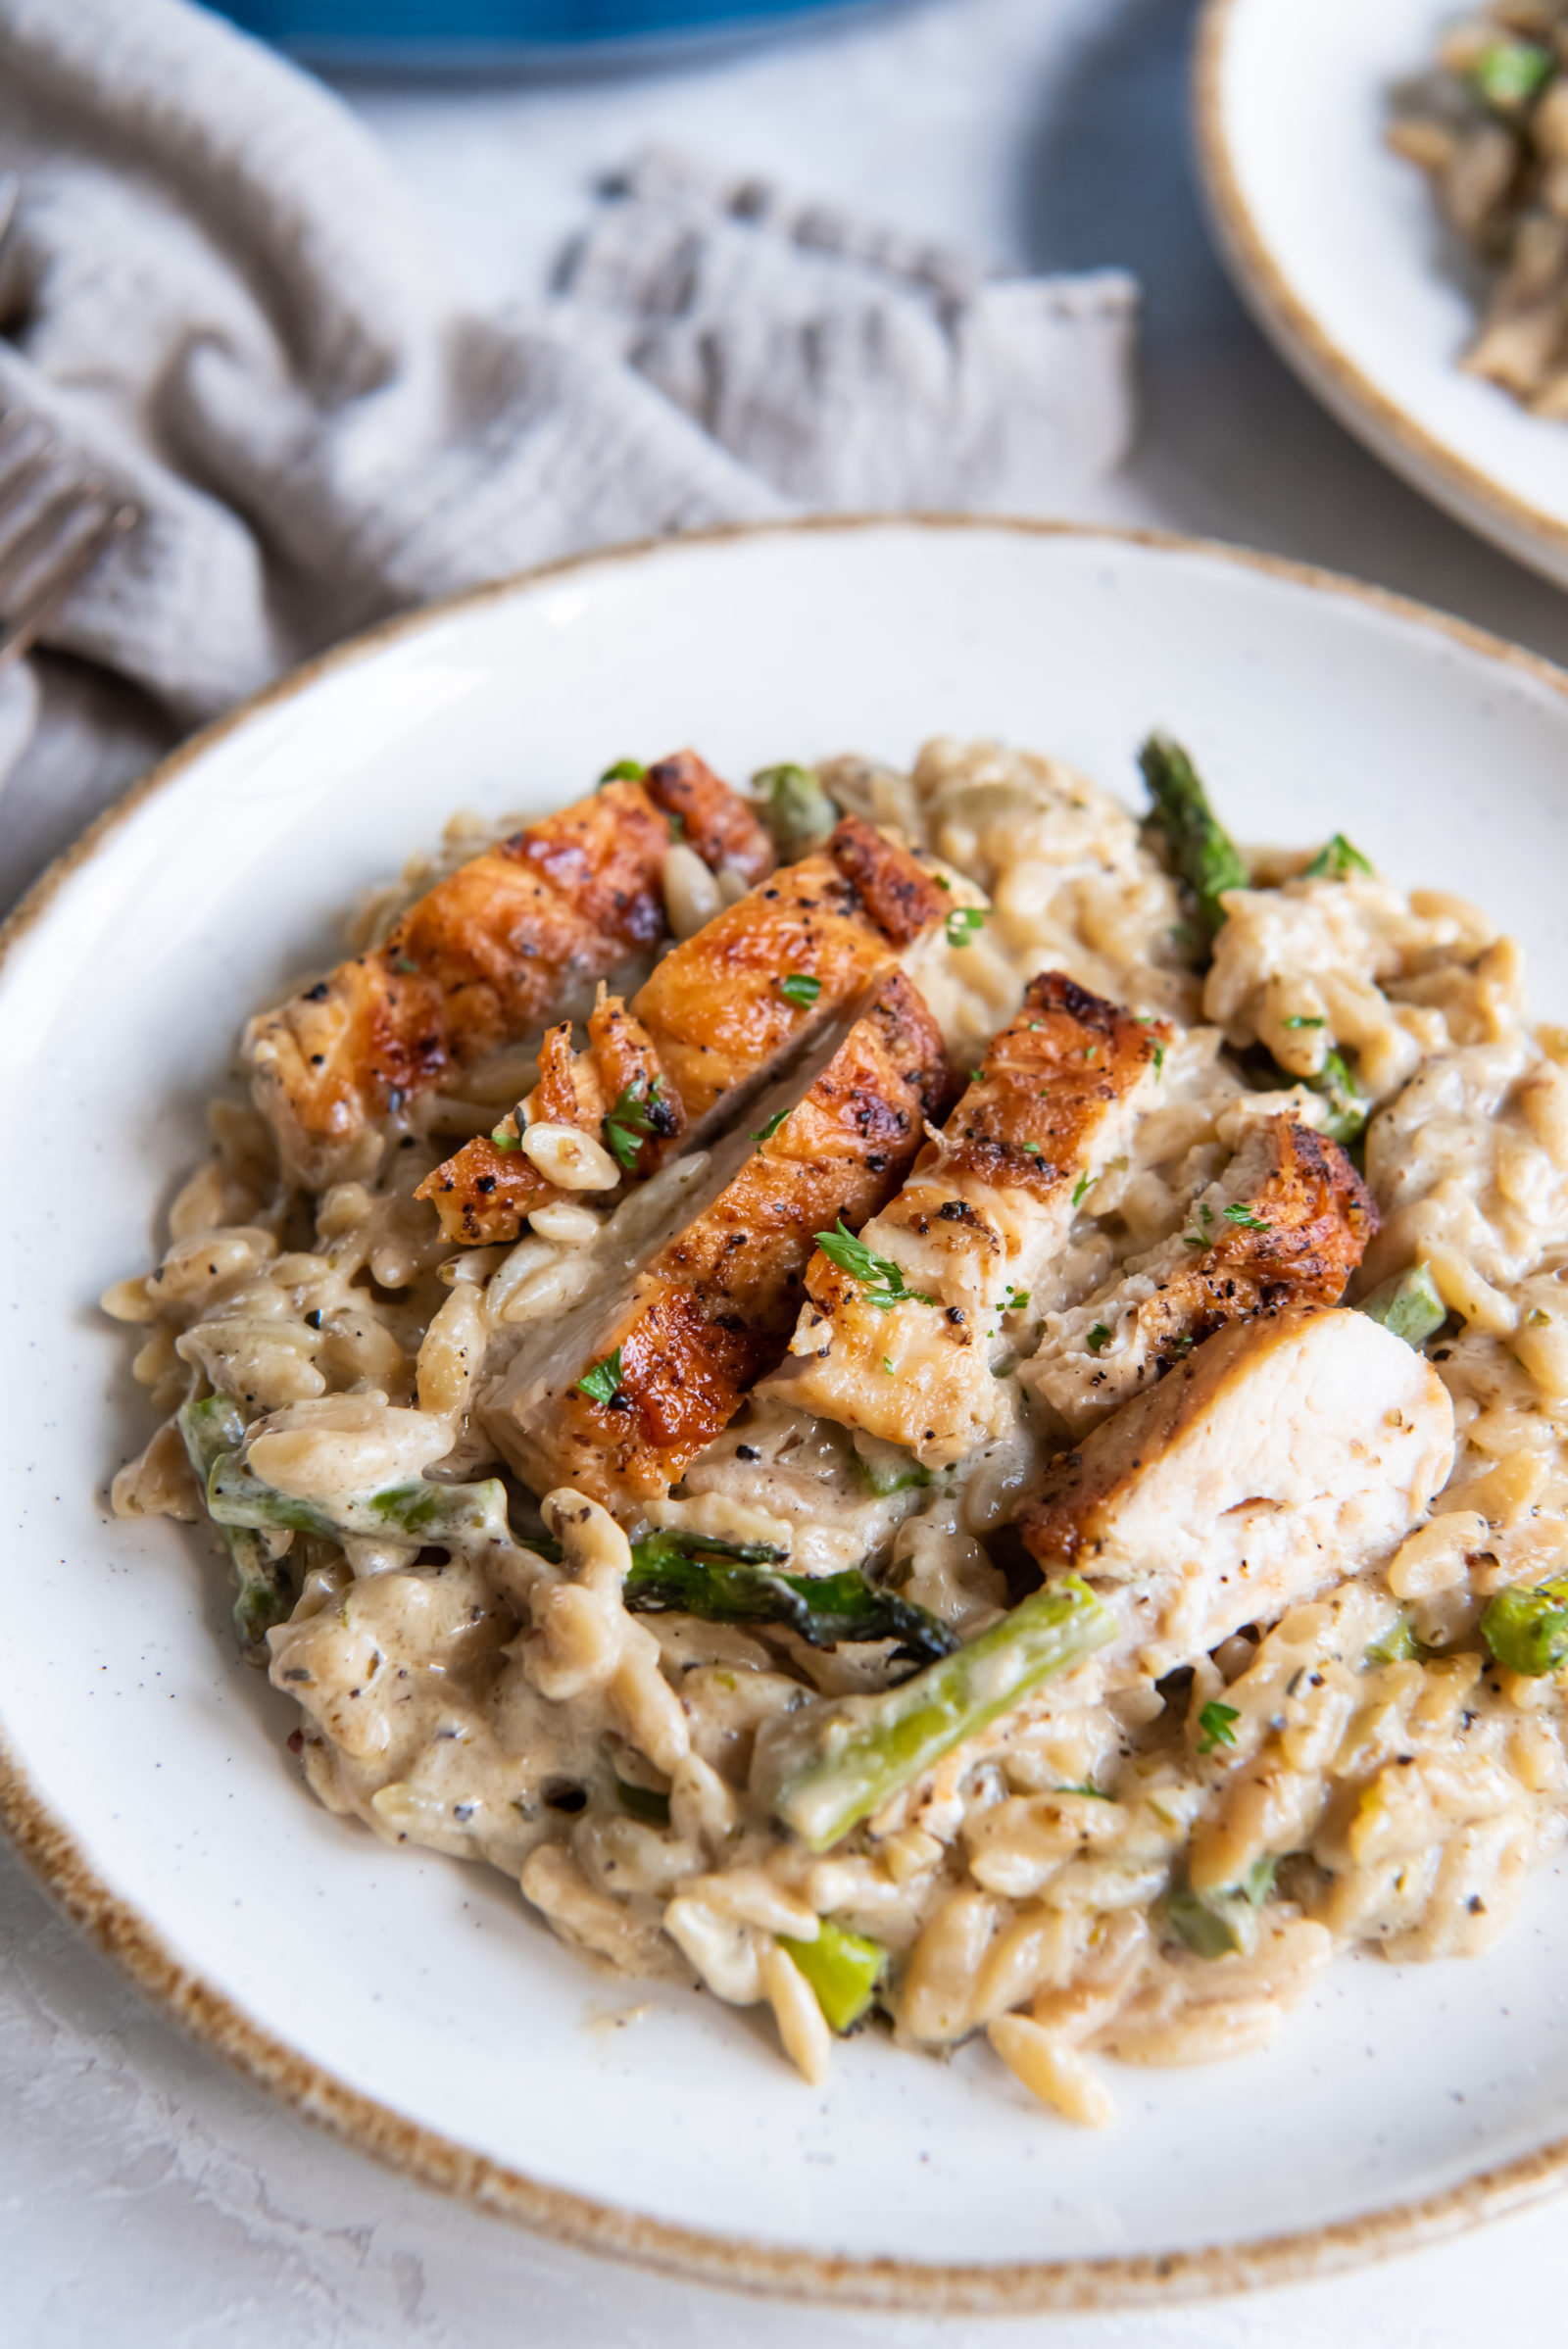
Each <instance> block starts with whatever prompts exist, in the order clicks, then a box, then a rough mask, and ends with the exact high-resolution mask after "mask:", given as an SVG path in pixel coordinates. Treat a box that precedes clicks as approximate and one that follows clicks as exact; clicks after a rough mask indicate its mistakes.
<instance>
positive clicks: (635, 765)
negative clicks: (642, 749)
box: [599, 759, 648, 791]
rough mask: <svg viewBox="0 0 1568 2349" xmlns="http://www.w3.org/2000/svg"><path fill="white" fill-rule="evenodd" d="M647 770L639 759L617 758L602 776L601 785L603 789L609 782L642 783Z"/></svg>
mask: <svg viewBox="0 0 1568 2349" xmlns="http://www.w3.org/2000/svg"><path fill="white" fill-rule="evenodd" d="M647 772H648V769H647V767H646V766H644V765H643V763H642V761H641V760H640V759H616V760H615V763H614V765H613V766H607V767H606V769H605V771H604V773H603V774H602V775H601V776H600V778H599V787H600V789H601V791H602V790H603V789H604V787H605V785H606V784H607V783H640V782H641V781H642V779H643V777H644V776H645V775H646V774H647Z"/></svg>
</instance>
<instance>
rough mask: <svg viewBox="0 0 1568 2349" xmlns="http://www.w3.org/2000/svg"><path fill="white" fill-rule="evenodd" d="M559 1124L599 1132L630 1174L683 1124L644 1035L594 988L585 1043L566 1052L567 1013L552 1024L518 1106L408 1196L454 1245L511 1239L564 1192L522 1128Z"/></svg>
mask: <svg viewBox="0 0 1568 2349" xmlns="http://www.w3.org/2000/svg"><path fill="white" fill-rule="evenodd" d="M559 1126H571V1127H573V1128H575V1129H576V1130H577V1131H578V1132H579V1133H583V1134H587V1135H590V1136H592V1137H593V1138H594V1139H595V1140H598V1139H599V1138H600V1137H601V1136H603V1137H604V1138H605V1139H606V1141H607V1142H608V1144H609V1146H610V1149H611V1151H612V1153H613V1165H614V1166H616V1167H617V1168H618V1169H620V1170H621V1171H622V1172H624V1173H625V1174H627V1175H630V1176H633V1177H635V1178H636V1180H638V1181H640V1182H641V1181H646V1180H647V1178H648V1176H649V1175H651V1174H653V1173H654V1172H655V1170H656V1169H657V1168H658V1167H660V1166H661V1165H662V1163H663V1161H664V1159H665V1158H667V1157H668V1155H669V1152H670V1150H672V1149H673V1148H674V1146H675V1145H676V1143H678V1142H679V1141H680V1140H681V1138H682V1137H683V1135H684V1134H685V1132H686V1112H685V1109H684V1107H683V1105H682V1103H681V1101H680V1100H679V1099H678V1097H677V1096H676V1094H675V1092H674V1089H673V1088H672V1087H671V1086H670V1085H669V1084H668V1083H667V1082H666V1080H665V1077H664V1071H663V1064H662V1061H661V1060H660V1057H659V1053H658V1051H657V1049H656V1047H655V1045H654V1041H653V1038H652V1037H651V1036H650V1035H649V1033H648V1031H647V1029H646V1028H645V1027H644V1026H643V1024H642V1022H641V1020H640V1019H638V1018H637V1016H636V1014H635V1013H634V1012H632V1011H628V1010H627V1008H626V1006H625V1004H624V1003H622V1002H621V1000H620V998H619V996H616V995H607V994H606V993H605V990H604V988H603V987H601V988H600V991H599V1001H598V1003H596V1004H595V1006H594V1008H593V1010H592V1012H591V1013H590V1014H589V1018H588V1047H587V1050H586V1051H585V1052H575V1051H574V1050H573V1048H572V1042H571V1022H570V1021H569V1020H564V1021H563V1022H562V1024H561V1026H560V1027H559V1028H552V1029H551V1030H550V1032H549V1034H548V1035H547V1036H546V1038H545V1040H544V1044H543V1046H542V1047H541V1049H540V1053H539V1082H538V1084H537V1085H536V1086H535V1087H534V1089H533V1091H532V1093H530V1094H529V1096H528V1098H527V1100H526V1101H523V1102H522V1104H521V1107H520V1110H509V1112H508V1113H507V1115H506V1116H505V1117H504V1118H503V1119H502V1120H501V1122H500V1123H499V1125H497V1126H496V1127H495V1128H494V1129H493V1130H492V1131H491V1132H490V1133H489V1134H480V1135H476V1136H475V1138H474V1139H473V1141H471V1142H466V1143H465V1144H464V1146H463V1148H462V1150H459V1151H458V1153H457V1155H456V1157H452V1158H448V1159H447V1161H446V1163H445V1164H444V1165H442V1166H438V1167H436V1168H435V1170H434V1172H433V1173H431V1174H428V1175H426V1177H425V1179H424V1181H423V1182H422V1183H421V1184H420V1185H419V1188H418V1190H417V1192H416V1193H415V1197H416V1199H429V1200H430V1201H431V1202H432V1204H433V1205H434V1207H435V1210H436V1213H437V1214H438V1215H439V1216H440V1218H441V1228H442V1230H443V1231H444V1232H445V1234H446V1236H447V1238H448V1239H449V1240H456V1241H459V1242H461V1243H462V1245H463V1246H464V1247H466V1248H477V1247H482V1246H487V1245H488V1244H489V1243H490V1242H492V1241H500V1240H513V1239H515V1237H516V1235H517V1233H518V1232H519V1231H520V1229H521V1228H522V1225H523V1223H524V1221H525V1220H526V1218H527V1217H528V1216H529V1215H531V1214H532V1213H533V1211H534V1209H535V1208H536V1207H544V1206H548V1205H549V1203H550V1201H551V1200H552V1199H562V1198H564V1197H566V1196H568V1195H567V1194H565V1193H564V1192H563V1191H562V1190H561V1188H560V1186H559V1185H557V1184H556V1183H554V1182H553V1181H552V1180H551V1178H550V1176H549V1175H548V1174H547V1173H545V1172H544V1171H543V1170H542V1169H541V1168H540V1167H539V1166H537V1165H535V1163H534V1161H533V1159H532V1158H530V1157H529V1156H528V1154H527V1151H526V1150H525V1148H524V1147H523V1143H522V1134H523V1133H526V1132H528V1131H530V1130H531V1131H534V1132H537V1131H538V1130H539V1129H540V1128H544V1129H545V1130H546V1131H548V1130H549V1129H551V1128H554V1127H559ZM519 1129H520V1130H519Z"/></svg>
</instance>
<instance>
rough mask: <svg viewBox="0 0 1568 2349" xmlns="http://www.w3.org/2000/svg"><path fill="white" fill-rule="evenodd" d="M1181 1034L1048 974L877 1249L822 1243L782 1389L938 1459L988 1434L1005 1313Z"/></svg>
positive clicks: (1044, 1262) (924, 1164)
mask: <svg viewBox="0 0 1568 2349" xmlns="http://www.w3.org/2000/svg"><path fill="white" fill-rule="evenodd" d="M1168 1034H1169V1032H1168V1030H1167V1029H1166V1028H1165V1027H1164V1026H1163V1025H1162V1024H1161V1023H1159V1022H1157V1021H1144V1020H1141V1019H1135V1018H1134V1017H1133V1015H1132V1013H1131V1012H1128V1011H1123V1010H1121V1009H1120V1008H1119V1007H1118V1006H1117V1005H1116V1004H1114V1003H1105V1002H1104V1001H1103V999H1102V998H1101V997H1099V996H1096V995H1090V994H1089V993H1088V991H1087V990H1086V989H1085V988H1082V987H1079V986H1078V985H1076V984H1075V982H1074V981H1073V980H1071V979H1069V978H1066V977H1064V976H1063V975H1062V973H1061V972H1059V971H1047V972H1044V973H1043V974H1042V975H1041V977H1039V978H1038V979H1036V980H1034V981H1033V982H1032V984H1031V985H1030V988H1029V991H1028V993H1027V995H1026V996H1025V998H1024V1003H1023V1008H1022V1010H1021V1011H1020V1012H1019V1014H1018V1016H1017V1018H1016V1019H1015V1020H1014V1021H1013V1022H1012V1025H1011V1026H1010V1027H1008V1028H1005V1029H1004V1030H1003V1032H1002V1034H1001V1035H1000V1036H999V1037H998V1038H997V1039H996V1041H995V1043H994V1044H993V1045H992V1047H991V1050H990V1051H989V1052H987V1054H986V1058H985V1064H984V1066H983V1068H982V1069H981V1070H980V1072H979V1073H978V1075H977V1077H976V1078H975V1081H974V1082H973V1083H972V1084H971V1085H970V1087H969V1089H968V1091H967V1092H966V1093H965V1095H964V1096H963V1099H962V1100H961V1101H959V1103H958V1105H957V1107H956V1109H955V1111H954V1112H953V1115H952V1117H951V1118H950V1119H949V1120H948V1124H947V1127H946V1130H945V1131H944V1133H943V1134H942V1136H941V1138H940V1140H939V1141H936V1142H934V1143H933V1144H932V1145H931V1146H930V1147H929V1148H928V1149H926V1150H923V1151H922V1152H921V1154H920V1156H919V1158H918V1159H917V1160H916V1162H915V1167H914V1172H913V1173H912V1174H911V1176H910V1177H909V1180H908V1182H907V1184H906V1185H905V1187H904V1189H903V1191H902V1192H901V1193H900V1194H899V1197H898V1198H897V1199H895V1200H894V1201H893V1203H892V1205H891V1206H890V1207H888V1208H886V1209H884V1211H883V1212H882V1213H881V1214H880V1215H878V1216H877V1218H876V1219H875V1221H874V1222H873V1223H870V1224H868V1225H867V1226H866V1228H865V1230H864V1231H863V1232H862V1233H861V1234H860V1241H861V1243H862V1246H863V1248H865V1249H868V1250H869V1251H870V1254H871V1258H872V1259H874V1260H875V1261H874V1263H870V1262H867V1261H866V1260H865V1259H861V1264H862V1269H861V1270H859V1271H856V1270H849V1269H846V1268H845V1267H844V1265H843V1264H842V1263H840V1262H837V1261H834V1260H833V1259H832V1258H831V1257H830V1256H828V1255H826V1254H823V1253H822V1252H820V1251H819V1252H818V1253H817V1254H816V1255H815V1256H813V1257H812V1259H811V1263H810V1268H809V1272H808V1274H807V1279H806V1285H807V1289H808V1290H809V1294H810V1298H811V1301H810V1303H809V1304H808V1306H807V1307H806V1310H805V1311H804V1313H803V1314H802V1316H801V1323H800V1327H799V1329H798V1330H797V1331H796V1333H795V1336H794V1338H793V1339H792V1340H791V1343H790V1351H791V1354H792V1355H793V1356H794V1357H796V1359H795V1360H794V1361H792V1363H791V1364H790V1365H789V1367H788V1370H787V1372H786V1373H784V1374H782V1375H781V1379H780V1382H779V1392H780V1393H781V1394H787V1395H788V1396H789V1398H790V1399H791V1400H792V1401H794V1402H797V1403H799V1404H800V1405H801V1406H802V1407H803V1408H804V1409H806V1410H809V1411H814V1412H816V1413H818V1414H819V1415H820V1416H822V1417H824V1418H827V1419H837V1420H839V1421H841V1422H842V1423H843V1424H844V1425H845V1426H848V1427H857V1428H863V1429H865V1430H866V1431H867V1432H868V1433H869V1434H871V1435H873V1436H881V1437H883V1438H885V1439H886V1440H887V1441H888V1442H889V1443H892V1444H907V1446H908V1447H909V1449H910V1450H912V1451H914V1452H915V1453H917V1454H918V1456H919V1458H920V1459H921V1460H922V1461H923V1462H924V1463H925V1464H926V1465H927V1466H928V1467H944V1466H946V1465H947V1464H948V1463H949V1462H950V1461H953V1460H959V1459H962V1458H963V1456H964V1455H965V1453H967V1452H970V1451H972V1450H973V1449H974V1448H975V1447H976V1445H977V1444H983V1443H984V1442H985V1440H986V1438H987V1437H988V1436H989V1435H990V1434H991V1433H992V1431H993V1430H994V1429H995V1428H997V1427H998V1426H1000V1424H1001V1422H1002V1419H1003V1417H1004V1415H1005V1404H1004V1402H1003V1400H1002V1397H1001V1396H1000V1395H999V1391H998V1386H997V1381H996V1380H995V1378H994V1377H993V1376H992V1360H993V1356H994V1353H995V1352H996V1351H997V1350H998V1349H997V1345H996V1332H997V1330H998V1327H999V1324H1000V1318H1001V1316H1002V1314H1003V1313H1004V1312H1005V1310H1006V1309H1007V1306H1008V1300H1009V1298H1010V1297H1015V1296H1017V1295H1019V1294H1020V1293H1022V1292H1026V1291H1028V1290H1029V1288H1030V1287H1031V1286H1032V1284H1033V1283H1034V1282H1035V1281H1036V1280H1038V1278H1039V1277H1040V1274H1041V1272H1042V1270H1043V1269H1044V1268H1045V1267H1046V1266H1048V1265H1049V1264H1050V1263H1051V1262H1052V1261H1053V1259H1054V1257H1055V1256H1056V1255H1057V1254H1059V1252H1060V1250H1061V1248H1063V1246H1064V1245H1065V1242H1066V1239H1067V1234H1068V1231H1069V1229H1070V1228H1071V1224H1072V1219H1073V1213H1074V1209H1075V1207H1076V1206H1077V1203H1078V1200H1079V1199H1080V1198H1081V1197H1082V1194H1083V1192H1084V1191H1085V1190H1087V1188H1088V1186H1089V1184H1090V1182H1091V1181H1092V1180H1093V1179H1094V1178H1095V1176H1096V1175H1097V1174H1098V1173H1099V1171H1100V1170H1101V1169H1102V1168H1103V1165H1104V1164H1105V1162H1106V1160H1107V1159H1109V1158H1112V1157H1114V1156H1115V1155H1116V1153H1117V1152H1118V1151H1119V1150H1121V1149H1122V1148H1123V1147H1124V1146H1125V1143H1126V1139H1127V1136H1128V1134H1129V1133H1130V1132H1131V1130H1132V1127H1133V1125H1134V1123H1135V1122H1136V1120H1137V1118H1138V1117H1139V1115H1140V1114H1141V1112H1142V1110H1143V1108H1144V1105H1145V1103H1146V1101H1147V1100H1148V1097H1149V1095H1150V1093H1151V1091H1152V1088H1153V1086H1154V1085H1155V1083H1156V1082H1157V1078H1158V1072H1159V1067H1160V1063H1161V1059H1162V1050H1161V1047H1162V1041H1168Z"/></svg>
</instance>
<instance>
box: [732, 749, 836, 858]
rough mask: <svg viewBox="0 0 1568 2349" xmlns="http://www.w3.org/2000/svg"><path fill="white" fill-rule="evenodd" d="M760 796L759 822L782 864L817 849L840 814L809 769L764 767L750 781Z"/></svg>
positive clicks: (802, 767)
mask: <svg viewBox="0 0 1568 2349" xmlns="http://www.w3.org/2000/svg"><path fill="white" fill-rule="evenodd" d="M752 785H753V788H754V789H755V790H757V791H759V792H760V794H761V795H762V799H763V801H764V803H765V804H764V806H763V808H762V821H763V823H764V824H765V825H766V826H767V828H768V830H769V831H770V832H771V833H772V835H773V845H774V847H775V848H776V849H777V850H778V853H779V859H780V861H781V862H782V863H784V864H793V863H795V861H796V859H797V858H798V857H801V856H806V855H807V853H808V851H809V850H811V849H814V848H819V847H820V846H821V844H822V842H823V841H824V840H826V838H827V836H828V834H829V833H830V832H831V831H832V829H833V827H834V825H835V824H836V823H837V822H838V820H839V811H838V809H837V807H835V806H834V804H833V802H832V801H831V800H830V799H829V798H828V796H827V793H826V792H825V791H824V790H823V789H822V786H821V784H820V783H819V782H818V780H817V778H816V776H815V775H814V774H813V773H812V771H811V769H810V768H809V766H764V767H763V768H761V769H760V772H759V773H757V774H755V775H754V776H753V777H752Z"/></svg>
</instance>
